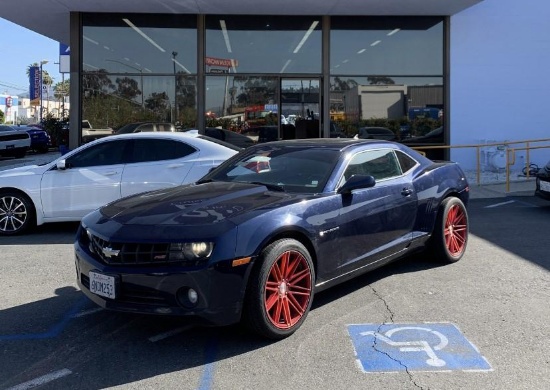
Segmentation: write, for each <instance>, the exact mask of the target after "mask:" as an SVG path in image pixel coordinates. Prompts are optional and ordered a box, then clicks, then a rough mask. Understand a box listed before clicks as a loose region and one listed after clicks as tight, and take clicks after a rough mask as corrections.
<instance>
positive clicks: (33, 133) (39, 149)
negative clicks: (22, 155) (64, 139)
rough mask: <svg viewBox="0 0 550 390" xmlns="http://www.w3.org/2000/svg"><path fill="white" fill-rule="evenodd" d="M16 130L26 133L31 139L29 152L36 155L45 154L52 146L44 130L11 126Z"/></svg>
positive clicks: (24, 126)
mask: <svg viewBox="0 0 550 390" xmlns="http://www.w3.org/2000/svg"><path fill="white" fill-rule="evenodd" d="M13 127H14V128H15V129H16V130H19V131H26V132H27V133H29V135H30V137H31V146H30V148H29V149H30V150H32V151H34V152H36V153H47V152H48V151H49V150H50V146H52V142H51V138H50V135H49V134H48V132H47V131H46V130H43V129H41V128H39V127H36V126H26V125H19V126H13Z"/></svg>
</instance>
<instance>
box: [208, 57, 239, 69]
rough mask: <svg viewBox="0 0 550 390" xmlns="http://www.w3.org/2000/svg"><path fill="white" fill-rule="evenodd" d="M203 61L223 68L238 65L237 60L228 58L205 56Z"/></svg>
mask: <svg viewBox="0 0 550 390" xmlns="http://www.w3.org/2000/svg"><path fill="white" fill-rule="evenodd" d="M205 63H206V65H208V66H220V67H224V68H231V67H237V66H239V61H237V60H232V59H228V58H213V57H206V59H205Z"/></svg>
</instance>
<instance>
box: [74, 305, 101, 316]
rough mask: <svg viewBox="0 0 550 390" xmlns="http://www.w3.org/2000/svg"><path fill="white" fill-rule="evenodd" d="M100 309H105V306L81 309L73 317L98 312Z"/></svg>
mask: <svg viewBox="0 0 550 390" xmlns="http://www.w3.org/2000/svg"><path fill="white" fill-rule="evenodd" d="M100 311H103V308H102V307H96V308H95V309H90V310H85V311H81V312H80V313H76V314H74V315H73V317H72V318H80V317H84V316H87V315H90V314H94V313H97V312H100Z"/></svg>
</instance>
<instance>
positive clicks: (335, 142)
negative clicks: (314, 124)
mask: <svg viewBox="0 0 550 390" xmlns="http://www.w3.org/2000/svg"><path fill="white" fill-rule="evenodd" d="M362 144H384V145H396V143H395V142H391V141H385V140H380V139H361V138H305V139H289V140H282V141H271V142H265V143H260V144H257V145H258V146H261V145H276V146H283V145H284V146H308V147H313V146H315V147H324V148H333V149H343V148H346V147H350V146H355V145H362Z"/></svg>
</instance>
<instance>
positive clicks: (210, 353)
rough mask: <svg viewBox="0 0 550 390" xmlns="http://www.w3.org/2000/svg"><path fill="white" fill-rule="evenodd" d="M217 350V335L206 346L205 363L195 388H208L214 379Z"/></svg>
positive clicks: (207, 389)
mask: <svg viewBox="0 0 550 390" xmlns="http://www.w3.org/2000/svg"><path fill="white" fill-rule="evenodd" d="M217 352H218V339H217V337H216V338H214V339H212V340H210V342H209V343H208V345H207V347H206V356H205V357H206V364H205V366H204V371H203V372H202V377H201V381H200V384H199V388H198V389H197V390H210V388H212V383H213V381H214V369H215V366H216V362H215V359H216V354H217Z"/></svg>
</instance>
